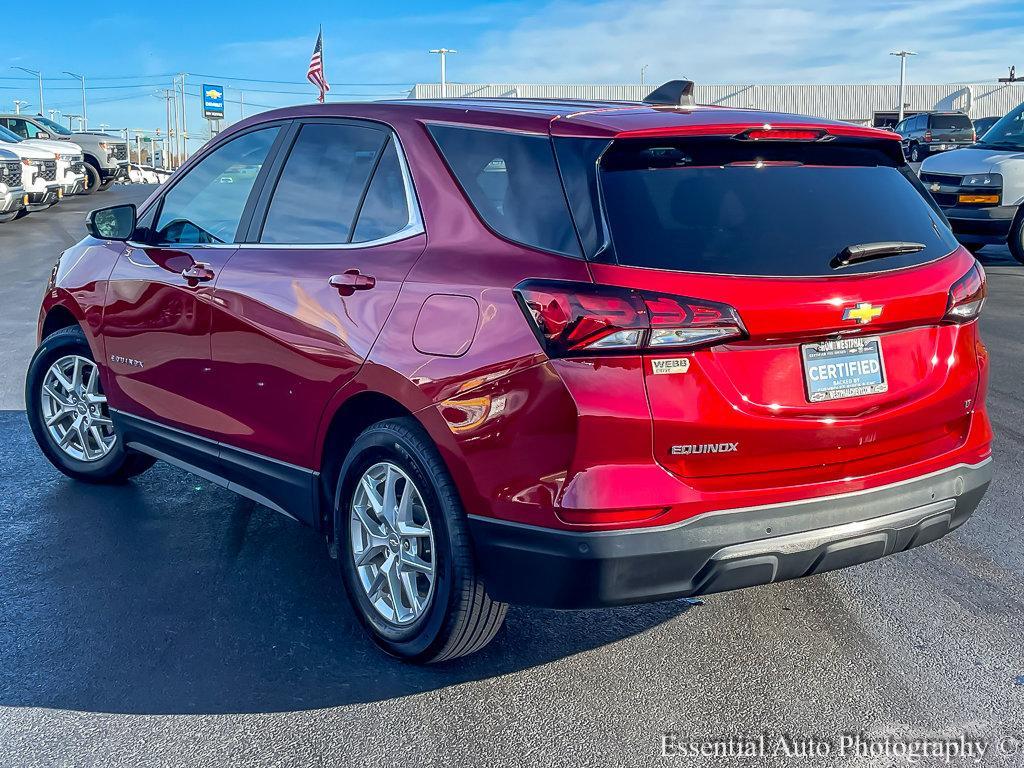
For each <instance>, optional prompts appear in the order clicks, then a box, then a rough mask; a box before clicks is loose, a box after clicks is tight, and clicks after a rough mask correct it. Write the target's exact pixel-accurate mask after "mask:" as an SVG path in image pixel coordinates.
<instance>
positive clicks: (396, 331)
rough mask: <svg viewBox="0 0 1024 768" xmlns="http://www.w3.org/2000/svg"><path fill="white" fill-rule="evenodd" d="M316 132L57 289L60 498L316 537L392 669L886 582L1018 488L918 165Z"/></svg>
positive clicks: (448, 118) (648, 113)
mask: <svg viewBox="0 0 1024 768" xmlns="http://www.w3.org/2000/svg"><path fill="white" fill-rule="evenodd" d="M691 94H692V84H691V83H689V82H687V81H673V82H672V83H668V84H666V85H665V86H662V87H661V88H659V89H658V90H656V91H655V92H654V93H653V94H652V95H651V96H650V97H649V98H648V100H647V101H646V102H644V103H622V102H618V103H594V102H583V101H543V100H537V101H528V100H513V99H463V100H440V101H412V100H410V101H401V102H399V101H395V102H380V103H372V104H341V103H338V104H327V105H310V106H304V107H292V108H287V109H279V110H275V111H271V112H266V113H263V114H260V115H257V116H254V117H250V118H248V119H246V120H243V121H242V122H240V123H237V124H235V125H234V126H232V127H231V128H230V129H228V130H226V131H224V132H223V133H221V134H220V135H218V136H217V137H216V138H215V139H214V140H212V141H211V142H209V143H208V144H207V145H206V146H205V147H203V149H202V150H201V151H200V152H198V153H197V154H196V155H195V156H194V157H192V158H190V159H189V161H188V162H187V163H186V164H185V165H184V166H183V167H182V168H181V169H180V170H179V171H178V172H177V173H176V174H175V175H174V176H173V178H172V179H171V180H170V181H169V182H167V183H166V184H164V185H163V186H162V187H160V188H159V189H158V190H157V191H156V192H154V193H153V195H152V196H151V197H150V198H149V199H148V200H147V201H146V202H145V203H143V204H142V205H141V207H139V208H138V210H136V208H135V206H133V205H120V206H114V207H110V208H106V209H102V210H98V211H94V212H93V213H92V214H90V216H89V219H88V229H89V233H90V236H89V237H86V238H85V239H84V240H83V241H82V242H80V243H79V244H78V245H76V246H74V247H72V248H69V249H68V250H67V251H65V252H64V253H63V254H62V255H61V257H60V260H59V261H58V263H57V264H56V266H55V267H54V269H53V272H52V276H51V278H50V282H49V285H48V286H47V289H46V295H45V299H44V300H43V304H42V309H41V312H40V315H39V348H38V351H37V352H36V354H35V357H34V359H33V361H32V364H31V368H30V370H29V372H28V380H27V390H26V396H27V403H28V414H29V418H30V420H31V425H32V429H33V432H34V434H35V437H36V439H37V441H38V443H39V446H40V447H41V449H42V450H43V452H44V453H45V454H46V456H47V457H48V458H49V460H50V461H52V462H53V464H54V465H55V466H56V467H57V468H58V469H59V470H61V471H62V472H64V473H65V474H67V475H70V476H71V477H73V478H76V479H79V480H84V481H88V482H113V481H121V480H124V479H125V478H128V477H131V476H132V475H136V474H138V473H140V472H143V471H145V470H146V469H147V468H148V467H149V466H151V465H152V464H153V462H154V461H155V460H157V459H161V460H164V461H167V462H170V463H171V464H174V465H177V466H179V467H182V468H184V469H186V470H188V471H190V472H193V473H195V474H197V475H199V476H201V477H203V478H206V479H207V480H208V481H212V482H215V483H219V484H222V485H224V486H226V487H227V488H229V489H230V490H233V491H236V492H237V493H239V494H241V495H243V496H246V497H248V498H250V499H253V500H255V501H256V502H259V503H260V504H263V505H266V506H267V507H270V508H271V509H274V510H277V511H279V512H282V513H284V514H285V515H288V516H289V517H292V518H294V519H296V520H298V521H300V522H302V523H305V524H307V525H310V526H313V527H314V528H315V529H316V530H317V531H320V532H322V533H323V535H324V536H325V538H326V540H327V542H328V548H329V551H330V553H331V555H332V556H333V557H335V558H336V559H337V562H338V565H339V570H340V576H341V578H342V579H343V581H344V584H345V587H346V590H347V593H348V595H349V598H350V599H351V603H352V605H353V607H354V610H355V612H356V614H357V615H358V617H359V619H360V621H361V622H362V623H363V625H364V626H365V628H366V630H367V632H368V633H369V635H370V636H371V637H372V638H373V640H374V641H375V642H376V643H377V644H378V645H379V646H381V647H382V648H383V649H384V650H385V651H387V652H389V653H391V654H394V655H396V656H399V657H402V658H405V659H409V660H415V661H421V662H429V661H439V660H444V659H451V658H454V657H458V656H461V655H464V654H468V653H472V652H474V651H476V650H478V649H480V648H482V647H483V646H484V645H486V644H487V643H488V642H489V641H490V640H491V639H492V638H493V637H494V635H495V633H496V632H497V631H498V628H499V627H500V625H501V623H502V621H503V619H504V617H505V613H506V605H507V604H508V603H524V604H529V605H535V606H547V607H554V608H589V607H596V606H612V605H622V604H628V603H636V602H643V601H653V600H664V599H670V598H678V597H681V596H688V595H698V594H704V593H712V592H720V591H723V590H732V589H739V588H743V587H749V586H752V585H757V584H766V583H769V582H777V581H781V580H784V579H792V578H797V577H802V576H807V575H810V574H817V573H821V572H824V571H830V570H833V569H836V568H843V567H845V566H849V565H854V564H857V563H863V562H865V561H869V560H872V559H875V558H879V557H882V556H885V555H890V554H893V553H896V552H902V551H904V550H906V549H909V548H911V547H916V546H919V545H921V544H925V543H928V542H931V541H934V540H935V539H938V538H940V537H942V536H944V535H945V534H947V533H949V532H950V531H952V530H953V529H955V528H956V527H957V526H959V525H961V524H962V523H963V522H964V521H965V520H966V519H967V518H968V517H969V516H970V515H971V513H972V512H973V511H974V509H975V508H976V507H977V505H978V503H979V501H980V500H981V498H982V495H983V494H984V493H985V490H986V488H987V486H988V483H989V480H990V476H991V468H990V461H991V459H990V442H991V437H992V434H991V429H990V426H989V421H988V418H987V416H986V412H985V391H986V381H987V372H988V358H987V354H986V351H985V347H984V346H983V345H982V343H981V340H980V339H979V335H978V323H977V318H978V315H979V312H980V311H981V308H982V305H983V303H984V300H985V293H986V284H985V275H984V273H983V271H982V269H981V267H980V266H979V265H978V263H977V262H976V261H975V260H974V258H973V257H972V256H971V254H970V253H968V252H967V251H966V250H964V249H963V248H961V247H959V246H958V245H957V242H956V240H955V239H954V238H953V236H952V234H951V233H950V229H949V226H948V224H947V222H946V220H945V218H944V217H943V214H942V212H941V210H940V209H939V208H938V207H937V206H936V205H935V203H934V201H933V200H932V199H931V197H930V196H929V194H928V192H927V191H926V190H925V189H924V188H923V187H922V186H921V184H920V182H919V181H918V179H917V177H916V176H915V175H914V173H913V172H912V171H911V170H910V168H908V166H907V165H906V163H905V161H904V159H903V154H902V152H901V150H900V143H899V137H898V136H897V135H896V134H893V133H889V132H884V131H880V130H874V129H870V128H864V127H859V126H855V125H852V124H847V123H840V122H829V121H824V120H818V119H813V118H807V117H800V116H794V115H784V114H772V113H767V112H762V111H750V110H742V109H732V108H717V107H704V106H696V105H694V104H693V103H692V95H691Z"/></svg>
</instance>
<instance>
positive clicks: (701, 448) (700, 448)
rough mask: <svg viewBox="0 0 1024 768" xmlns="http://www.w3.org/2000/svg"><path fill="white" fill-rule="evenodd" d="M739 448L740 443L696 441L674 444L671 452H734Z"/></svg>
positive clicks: (693, 453)
mask: <svg viewBox="0 0 1024 768" xmlns="http://www.w3.org/2000/svg"><path fill="white" fill-rule="evenodd" d="M739 449H740V444H739V443H696V444H691V445H673V446H672V449H671V451H670V453H671V454H672V455H673V456H693V455H695V454H702V453H734V452H735V451H738V450H739Z"/></svg>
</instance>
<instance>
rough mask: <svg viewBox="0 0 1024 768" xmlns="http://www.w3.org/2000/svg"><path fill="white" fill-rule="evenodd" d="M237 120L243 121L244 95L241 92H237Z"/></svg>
mask: <svg viewBox="0 0 1024 768" xmlns="http://www.w3.org/2000/svg"><path fill="white" fill-rule="evenodd" d="M238 118H239V119H240V120H244V119H245V93H244V92H243V91H239V92H238Z"/></svg>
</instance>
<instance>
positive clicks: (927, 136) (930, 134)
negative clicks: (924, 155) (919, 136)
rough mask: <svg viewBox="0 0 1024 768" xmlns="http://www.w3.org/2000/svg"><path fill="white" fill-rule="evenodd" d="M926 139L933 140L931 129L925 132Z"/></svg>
mask: <svg viewBox="0 0 1024 768" xmlns="http://www.w3.org/2000/svg"><path fill="white" fill-rule="evenodd" d="M924 140H925V141H931V140H932V132H931V131H925V132H924Z"/></svg>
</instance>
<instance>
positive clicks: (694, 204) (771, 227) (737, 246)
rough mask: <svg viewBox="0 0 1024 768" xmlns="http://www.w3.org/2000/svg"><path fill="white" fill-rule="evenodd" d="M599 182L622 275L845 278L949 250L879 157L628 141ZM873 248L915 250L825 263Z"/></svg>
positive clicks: (891, 161)
mask: <svg viewBox="0 0 1024 768" xmlns="http://www.w3.org/2000/svg"><path fill="white" fill-rule="evenodd" d="M895 148H896V152H897V153H898V151H899V146H898V145H895ZM600 175H601V188H602V191H603V198H604V205H605V212H606V216H607V218H608V222H609V226H610V229H611V236H612V241H613V244H614V250H615V256H616V259H617V261H618V262H619V263H621V264H628V265H632V266H640V267H650V268H657V269H671V270H681V271H692V272H703V273H716V274H729V275H778V276H798V275H801V276H802V275H813V276H818V275H847V274H855V273H859V272H878V271H884V270H889V269H896V268H900V267H906V266H910V265H913V264H920V263H924V262H926V261H930V260H932V259H936V258H939V257H941V256H943V255H945V254H947V253H950V252H951V251H953V250H954V249H955V248H956V247H957V244H956V241H955V239H954V238H953V236H952V234H951V233H950V231H949V228H948V226H947V225H946V222H945V220H944V219H943V218H942V215H941V213H939V212H938V211H937V210H936V209H935V208H934V207H933V204H932V203H931V202H930V200H929V199H928V198H927V197H926V193H925V192H924V191H923V188H922V187H921V186H920V182H918V181H917V180H916V178H914V177H913V174H912V172H910V171H909V170H907V169H906V167H905V166H903V165H902V164H900V163H899V161H898V160H896V159H895V158H894V156H893V153H886V152H884V151H883V150H882V149H877V150H874V149H867V148H864V147H863V146H860V147H848V148H843V147H841V146H837V145H836V144H834V143H821V144H819V143H806V144H805V143H803V142H778V143H773V144H772V145H768V144H760V145H758V144H755V143H753V142H742V141H737V140H734V139H724V140H722V139H707V140H698V139H691V140H674V139H670V140H665V139H661V140H639V139H632V140H622V141H617V142H615V143H613V144H612V146H611V147H610V148H609V149H608V151H607V152H606V153H605V156H604V159H603V160H602V163H601V174H600ZM882 241H901V242H912V243H920V244H921V245H922V246H923V247H922V249H921V250H920V251H918V252H916V253H910V254H902V255H899V256H889V257H885V258H881V259H874V260H870V261H863V262H859V263H855V264H851V265H849V266H847V267H845V268H843V269H841V270H839V271H837V270H835V269H833V267H832V266H831V264H830V262H832V260H833V258H835V257H836V256H837V255H838V254H839V253H840V252H841V251H843V249H844V248H846V247H847V246H851V245H859V244H866V243H878V242H882Z"/></svg>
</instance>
